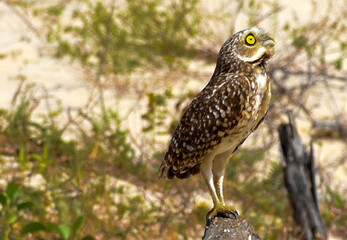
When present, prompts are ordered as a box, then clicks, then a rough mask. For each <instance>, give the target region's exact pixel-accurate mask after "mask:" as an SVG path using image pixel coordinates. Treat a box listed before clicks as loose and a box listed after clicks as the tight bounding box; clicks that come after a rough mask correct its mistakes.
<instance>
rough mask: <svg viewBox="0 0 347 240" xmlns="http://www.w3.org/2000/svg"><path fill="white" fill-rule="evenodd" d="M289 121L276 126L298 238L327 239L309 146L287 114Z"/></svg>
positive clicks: (312, 157) (285, 182)
mask: <svg viewBox="0 0 347 240" xmlns="http://www.w3.org/2000/svg"><path fill="white" fill-rule="evenodd" d="M288 115H289V123H288V124H281V125H280V126H279V129H278V131H279V136H280V141H281V147H282V153H283V158H282V160H283V170H284V184H285V186H286V188H287V190H288V195H289V200H290V203H291V206H292V209H293V218H294V220H295V222H296V223H297V225H298V226H300V228H301V233H300V236H302V237H300V239H305V240H312V239H322V240H323V239H327V236H326V232H325V228H324V223H323V220H322V217H321V215H320V211H319V202H318V197H317V191H316V183H315V165H314V156H313V151H312V146H311V149H310V151H308V150H307V149H306V147H305V145H304V144H303V143H302V142H301V140H300V137H299V135H298V133H297V131H296V127H295V124H294V120H293V118H292V116H291V114H290V113H289V114H288Z"/></svg>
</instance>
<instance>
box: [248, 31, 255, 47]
mask: <svg viewBox="0 0 347 240" xmlns="http://www.w3.org/2000/svg"><path fill="white" fill-rule="evenodd" d="M246 44H247V45H250V46H251V45H254V44H255V37H254V36H253V35H252V34H249V35H248V36H247V37H246Z"/></svg>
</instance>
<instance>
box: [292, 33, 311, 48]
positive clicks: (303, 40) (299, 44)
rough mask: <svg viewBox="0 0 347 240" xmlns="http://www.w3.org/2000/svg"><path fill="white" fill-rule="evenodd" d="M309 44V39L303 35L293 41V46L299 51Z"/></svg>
mask: <svg viewBox="0 0 347 240" xmlns="http://www.w3.org/2000/svg"><path fill="white" fill-rule="evenodd" d="M307 43H308V39H307V37H305V36H303V35H300V36H298V37H296V38H295V39H294V41H293V45H294V47H296V48H297V49H301V48H304V47H305V46H306V45H307Z"/></svg>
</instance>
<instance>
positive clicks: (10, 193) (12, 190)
mask: <svg viewBox="0 0 347 240" xmlns="http://www.w3.org/2000/svg"><path fill="white" fill-rule="evenodd" d="M18 192H19V186H18V185H17V184H15V183H13V182H11V183H9V184H8V185H7V188H6V194H7V197H8V198H9V199H10V200H11V202H14V201H16V199H17V197H18Z"/></svg>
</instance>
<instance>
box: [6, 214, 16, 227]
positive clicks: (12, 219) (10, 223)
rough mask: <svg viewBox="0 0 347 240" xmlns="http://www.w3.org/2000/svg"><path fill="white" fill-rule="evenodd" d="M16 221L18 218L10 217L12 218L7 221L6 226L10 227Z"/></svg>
mask: <svg viewBox="0 0 347 240" xmlns="http://www.w3.org/2000/svg"><path fill="white" fill-rule="evenodd" d="M17 219H18V216H16V215H12V216H11V217H10V218H9V219H8V221H7V224H8V225H12V224H13V223H14V222H15V221H17Z"/></svg>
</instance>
